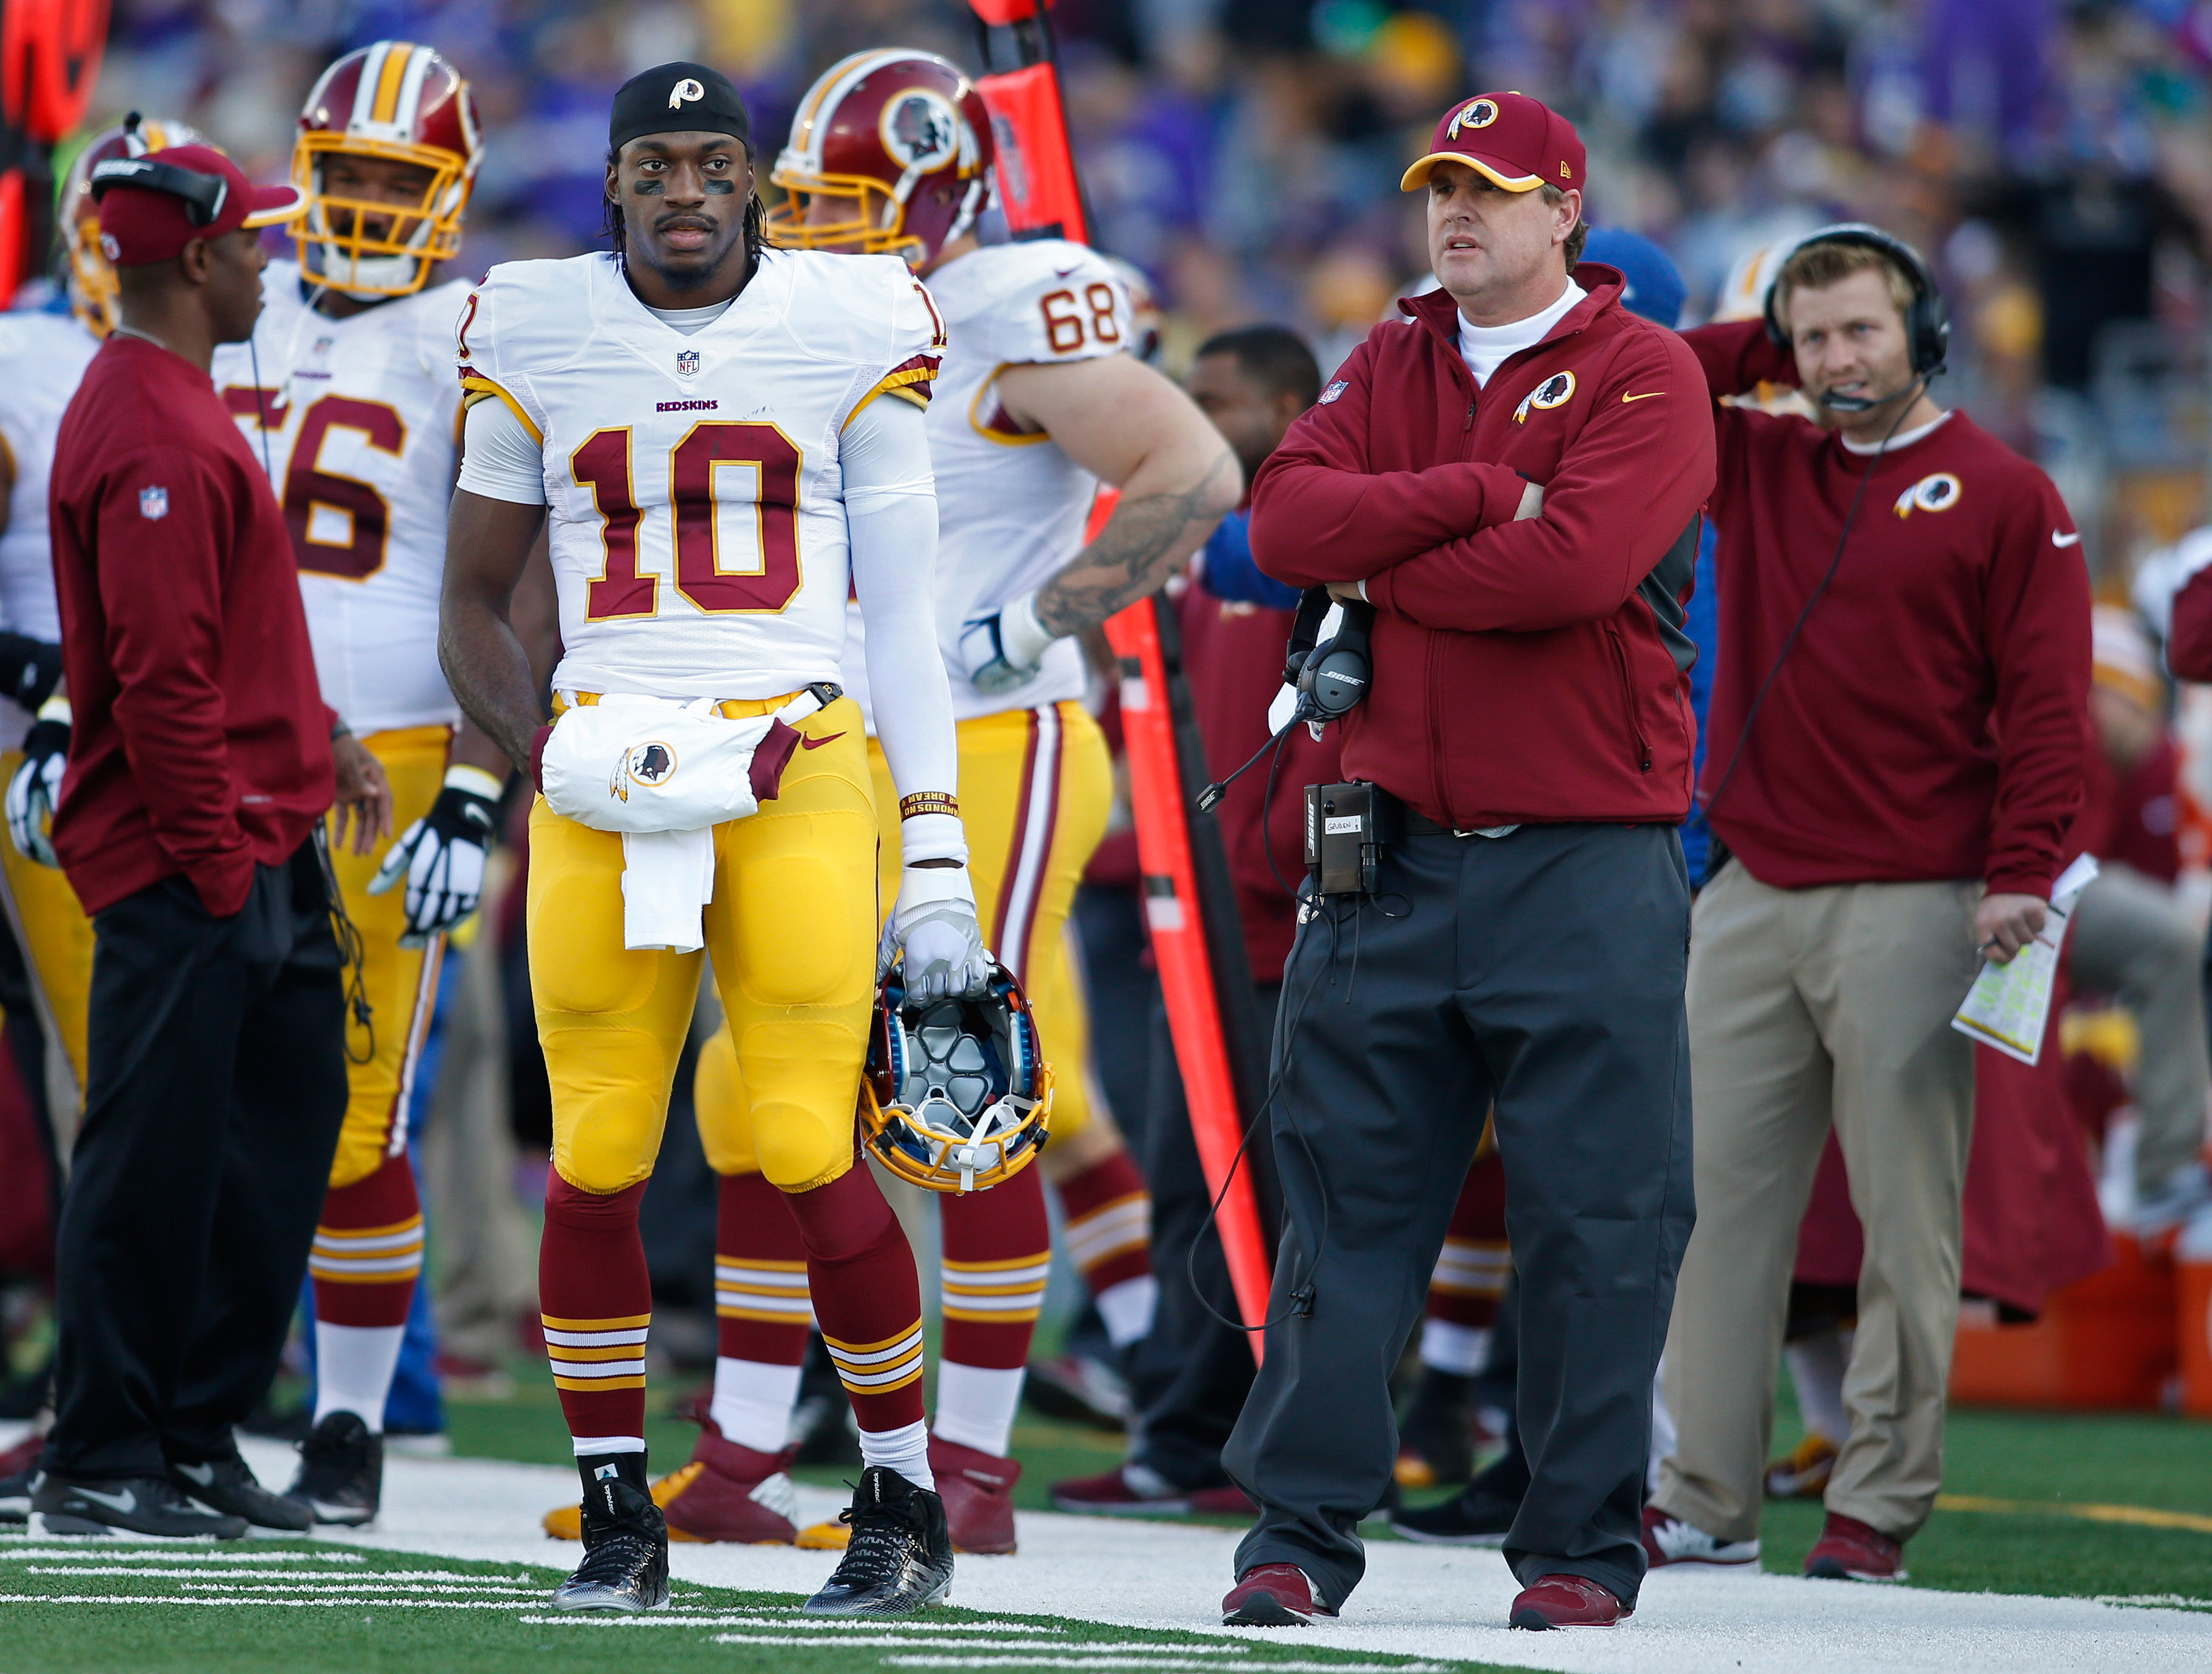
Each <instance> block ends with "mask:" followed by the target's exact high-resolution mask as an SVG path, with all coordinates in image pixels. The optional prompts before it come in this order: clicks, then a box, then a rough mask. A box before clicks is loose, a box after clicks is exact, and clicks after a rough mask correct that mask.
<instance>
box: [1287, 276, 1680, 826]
mask: <svg viewBox="0 0 2212 1674" xmlns="http://www.w3.org/2000/svg"><path fill="white" fill-rule="evenodd" d="M1575 279H1576V282H1577V283H1579V284H1580V285H1581V286H1582V287H1583V289H1585V290H1587V291H1588V292H1589V296H1588V297H1587V298H1585V299H1584V300H1583V301H1582V302H1580V303H1578V304H1577V305H1576V307H1574V308H1572V309H1571V310H1570V311H1569V312H1568V313H1567V314H1566V315H1565V317H1564V318H1563V319H1561V320H1559V323H1558V324H1557V325H1556V326H1553V328H1552V331H1551V333H1550V334H1549V335H1548V336H1547V337H1546V338H1544V340H1543V341H1542V342H1541V343H1539V344H1535V345H1534V347H1533V348H1529V349H1525V350H1522V351H1521V352H1520V353H1519V354H1516V355H1515V356H1511V357H1510V358H1509V359H1508V360H1507V361H1506V362H1504V364H1503V365H1501V366H1500V367H1499V368H1498V370H1497V371H1496V372H1495V373H1493V374H1492V376H1491V378H1490V380H1489V382H1488V384H1487V385H1486V387H1484V388H1483V389H1482V390H1481V391H1480V392H1478V391H1477V390H1476V389H1475V387H1474V375H1473V374H1471V373H1469V372H1468V369H1467V363H1466V362H1465V361H1463V360H1462V359H1461V357H1460V352H1459V312H1458V307H1457V306H1456V305H1455V303H1454V302H1453V301H1452V299H1451V296H1450V295H1449V293H1447V292H1444V291H1442V290H1437V291H1432V292H1431V293H1429V294H1428V295H1425V296H1419V297H1412V298H1408V299H1407V300H1406V301H1401V303H1400V304H1399V307H1400V308H1401V310H1403V312H1404V313H1406V314H1407V316H1408V318H1407V320H1402V321H1401V320H1391V321H1388V322H1386V323H1384V324H1383V325H1380V326H1376V328H1375V329H1374V331H1373V332H1370V333H1369V335H1368V338H1367V340H1366V342H1364V343H1363V344H1360V346H1359V347H1358V349H1356V350H1353V351H1352V357H1351V358H1350V359H1349V360H1347V361H1346V362H1345V363H1344V365H1343V366H1342V367H1341V368H1339V370H1338V372H1337V374H1336V376H1335V378H1334V380H1332V381H1331V382H1330V384H1329V385H1328V387H1327V388H1326V389H1324V390H1323V391H1322V396H1321V400H1320V402H1319V403H1318V404H1317V405H1315V406H1314V407H1313V408H1312V409H1311V410H1310V411H1309V412H1307V413H1306V414H1305V416H1304V417H1302V418H1300V419H1299V420H1298V421H1297V423H1296V424H1294V425H1292V426H1291V431H1290V434H1289V435H1287V436H1286V437H1285V439H1284V441H1283V444H1282V446H1281V447H1278V448H1277V449H1276V450H1275V452H1274V454H1273V455H1272V456H1270V457H1269V459H1268V460H1267V463H1266V464H1265V465H1264V466H1261V468H1260V472H1259V474H1258V477H1257V478H1256V479H1255V483H1254V484H1253V490H1252V552H1253V556H1254V557H1255V559H1256V560H1257V561H1258V563H1259V565H1260V568H1261V569H1263V570H1265V571H1266V572H1267V574H1268V575H1273V576H1275V577H1276V578H1277V579H1279V580H1281V581H1289V582H1291V583H1293V584H1294V585H1297V586H1300V587H1311V586H1315V585H1317V584H1320V583H1323V582H1328V581H1365V582H1366V584H1367V597H1368V599H1369V600H1370V602H1372V603H1373V604H1374V605H1375V606H1376V619H1375V634H1374V641H1373V648H1374V656H1375V675H1374V685H1373V686H1372V688H1371V689H1370V692H1369V695H1368V697H1367V701H1366V702H1365V703H1362V704H1361V705H1360V706H1359V707H1358V709H1355V710H1353V711H1352V715H1350V716H1349V717H1348V719H1347V720H1346V721H1345V722H1344V723H1343V724H1344V770H1345V771H1346V773H1347V774H1348V775H1351V776H1354V777H1358V778H1364V779H1371V780H1373V781H1374V782H1376V783H1377V784H1380V785H1381V786H1383V788H1385V789H1386V790H1389V792H1391V793H1392V794H1394V795H1395V796H1397V797H1398V798H1399V799H1400V800H1402V801H1404V802H1405V803H1407V805H1408V806H1410V807H1413V808H1414V809H1416V810H1418V811H1419V813H1423V814H1425V815H1426V816H1427V817H1428V818H1429V819H1433V820H1436V821H1437V822H1439V823H1440V824H1443V825H1450V826H1454V827H1456V828H1460V829H1467V828H1470V827H1476V826H1489V825H1513V824H1519V823H1561V822H1568V821H1583V820H1592V821H1610V822H1615V823H1622V824H1640V823H1642V822H1644V821H1648V820H1664V821H1667V822H1668V823H1670V824H1671V823H1674V822H1678V821H1680V819H1682V818H1683V817H1684V816H1685V815H1686V814H1687V813H1689V809H1690V794H1691V759H1692V743H1693V741H1694V736H1695V726H1696V723H1695V721H1693V720H1692V715H1691V711H1690V697H1689V679H1688V673H1689V668H1690V666H1691V664H1692V662H1693V661H1694V660H1695V659H1696V649H1695V647H1694V646H1693V645H1692V642H1691V641H1690V639H1689V637H1688V636H1687V635H1686V634H1685V633H1684V632H1683V630H1682V601H1683V600H1685V599H1686V598H1687V596H1688V593H1689V587H1690V584H1691V579H1692V574H1693V569H1694V565H1695V563H1696V557H1697V545H1698V529H1699V508H1700V507H1702V506H1703V505H1704V503H1705V496H1707V495H1708V494H1709V493H1710V492H1711V490H1712V486H1713V470H1714V444H1713V423H1712V413H1711V405H1710V398H1709V397H1708V396H1707V394H1706V391H1705V374H1704V373H1703V372H1702V371H1701V370H1700V369H1699V365H1698V362H1697V358H1696V357H1695V356H1693V355H1692V354H1691V352H1690V350H1689V349H1688V347H1687V346H1686V344H1684V343H1683V342H1682V340H1681V339H1680V338H1679V337H1677V336H1675V334H1674V332H1669V331H1667V330H1665V329H1663V328H1662V327H1661V326H1655V325H1653V324H1651V323H1650V321H1648V320H1642V319H1639V318H1638V316H1636V315H1634V314H1632V313H1629V312H1628V311H1627V310H1626V309H1625V308H1623V307H1621V306H1620V291H1621V285H1622V280H1621V277H1620V274H1619V273H1618V272H1617V271H1614V270H1613V269H1612V268H1610V267H1604V266H1601V265H1596V264H1595V263H1586V264H1584V265H1583V266H1581V267H1580V268H1578V269H1577V271H1576V273H1575ZM1531 482H1534V483H1539V484H1542V485H1543V488H1544V506H1543V512H1542V514H1541V516H1538V517H1534V518H1529V519H1525V520H1521V521H1517V522H1516V521H1515V520H1514V513H1515V512H1516V510H1517V509H1518V508H1519V506H1520V503H1521V497H1522V492H1523V491H1524V490H1526V488H1527V487H1528V484H1529V483H1531Z"/></svg>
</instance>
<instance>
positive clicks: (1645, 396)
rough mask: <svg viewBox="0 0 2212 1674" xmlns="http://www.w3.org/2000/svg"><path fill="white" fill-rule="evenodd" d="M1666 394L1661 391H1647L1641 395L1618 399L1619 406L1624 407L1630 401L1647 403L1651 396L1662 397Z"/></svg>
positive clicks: (1625, 396)
mask: <svg viewBox="0 0 2212 1674" xmlns="http://www.w3.org/2000/svg"><path fill="white" fill-rule="evenodd" d="M1665 393H1667V392H1666V391H1665V390H1663V389H1647V390H1645V391H1644V393H1643V394H1641V395H1624V396H1622V397H1621V398H1620V405H1622V406H1624V407H1625V406H1626V405H1628V404H1629V403H1630V402H1631V401H1649V400H1650V399H1651V398H1652V397H1653V396H1655V395H1664V394H1665Z"/></svg>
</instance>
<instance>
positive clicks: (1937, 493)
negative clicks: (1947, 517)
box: [1894, 471, 1961, 517]
mask: <svg viewBox="0 0 2212 1674" xmlns="http://www.w3.org/2000/svg"><path fill="white" fill-rule="evenodd" d="M1960 492H1961V490H1960V486H1959V479H1958V478H1956V477H1954V476H1953V475H1952V474H1951V473H1950V472H1948V471H1939V472H1936V474H1935V475H1934V476H1932V477H1923V478H1921V479H1920V480H1919V481H1918V482H1917V483H1915V484H1913V485H1912V486H1911V488H1909V489H1907V490H1905V492H1904V493H1902V494H1900V495H1899V496H1897V505H1896V507H1895V508H1894V509H1895V510H1896V513H1897V514H1898V515H1899V517H1910V516H1911V515H1912V514H1913V513H1915V512H1917V511H1920V512H1947V511H1948V510H1950V509H1951V508H1952V507H1954V506H1955V505H1957V504H1958V503H1959V496H1960Z"/></svg>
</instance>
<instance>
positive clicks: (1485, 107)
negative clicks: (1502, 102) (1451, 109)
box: [1444, 99, 1498, 139]
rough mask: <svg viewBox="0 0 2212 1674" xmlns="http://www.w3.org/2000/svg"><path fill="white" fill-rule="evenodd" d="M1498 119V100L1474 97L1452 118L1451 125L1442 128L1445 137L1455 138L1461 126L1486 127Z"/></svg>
mask: <svg viewBox="0 0 2212 1674" xmlns="http://www.w3.org/2000/svg"><path fill="white" fill-rule="evenodd" d="M1497 120H1498V101H1497V100H1495V99H1474V100H1468V103H1467V104H1466V105H1465V106H1463V107H1462V108H1461V110H1460V113H1459V114H1458V115H1457V116H1455V117H1454V118H1452V119H1451V126H1450V127H1449V128H1447V129H1445V130H1444V137H1445V138H1446V139H1457V138H1458V137H1459V133H1460V130H1461V129H1462V128H1487V127H1488V126H1489V125H1491V124H1492V123H1493V122H1495V121H1497Z"/></svg>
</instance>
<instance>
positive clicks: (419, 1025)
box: [331, 726, 453, 1187]
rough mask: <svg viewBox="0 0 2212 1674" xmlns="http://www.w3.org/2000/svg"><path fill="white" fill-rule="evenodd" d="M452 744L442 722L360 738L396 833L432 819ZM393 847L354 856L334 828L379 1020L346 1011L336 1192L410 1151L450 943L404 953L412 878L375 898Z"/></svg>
mask: <svg viewBox="0 0 2212 1674" xmlns="http://www.w3.org/2000/svg"><path fill="white" fill-rule="evenodd" d="M362 744H363V745H364V746H366V747H367V748H368V753H369V754H370V755H372V756H374V757H375V758H376V759H377V763H378V764H379V765H380V766H381V767H382V768H383V769H384V776H385V777H386V779H387V780H389V781H390V782H391V784H392V836H393V837H395V838H396V837H398V836H399V834H400V833H402V832H403V831H405V830H406V829H407V828H408V827H409V826H410V825H413V824H414V823H415V822H416V820H418V819H422V817H423V816H424V815H425V814H427V813H429V812H430V805H431V804H432V803H433V802H435V801H436V800H438V792H439V791H440V789H441V788H443V786H444V784H445V782H446V760H447V756H448V755H449V754H450V753H451V752H452V749H453V728H452V727H443V726H440V727H397V728H394V729H393V730H392V731H390V732H385V733H371V734H368V735H367V736H365V737H364V738H363V739H362ZM334 817H335V816H334ZM390 846H391V845H390V844H389V843H384V844H380V845H379V846H378V847H376V848H374V849H371V850H370V851H369V852H368V854H366V855H356V854H355V853H354V852H353V843H352V838H351V837H350V834H349V836H348V838H347V842H346V846H345V848H344V849H343V850H341V849H339V848H338V845H337V841H336V837H335V832H333V837H332V841H331V871H332V872H333V873H334V874H336V875H337V880H338V898H339V899H340V900H341V901H343V903H344V904H345V910H346V916H348V917H349V918H350V919H352V920H353V922H354V928H356V929H358V930H359V931H360V932H361V944H362V968H361V980H362V991H363V992H364V993H365V994H366V995H368V1003H369V1007H370V1011H371V1016H370V1019H369V1026H368V1028H366V1029H364V1028H362V1026H360V1024H359V1023H357V1022H356V1020H355V1019H354V1017H353V1014H352V1011H351V1009H350V1008H349V1009H348V1011H347V1014H346V1113H345V1125H344V1126H343V1127H342V1128H341V1129H339V1130H338V1149H337V1156H336V1157H334V1158H332V1159H331V1185H332V1186H333V1187H336V1186H349V1185H351V1184H354V1183H355V1182H356V1180H365V1179H367V1178H368V1177H369V1176H370V1175H372V1174H374V1173H375V1172H376V1171H377V1170H378V1169H379V1168H380V1167H382V1166H383V1165H384V1160H385V1159H386V1157H392V1156H397V1155H398V1154H400V1153H401V1152H402V1151H404V1150H405V1149H406V1148H407V1101H408V1099H409V1098H410V1095H411V1094H412V1093H413V1091H414V1087H415V1066H416V1062H417V1061H419V1060H420V1058H421V1057H422V1041H423V1038H424V1037H425V1036H426V1035H427V1034H428V1032H429V1027H430V1014H431V1012H432V1010H433V1009H435V1007H436V1005H437V1001H438V966H439V963H440V961H441V959H442V957H443V955H444V953H445V947H446V939H445V938H444V937H443V936H440V937H439V938H438V939H437V940H436V941H435V942H434V943H433V944H432V945H431V946H430V947H401V946H400V945H399V938H400V936H401V935H402V934H404V932H405V930H406V928H407V885H406V882H405V880H404V879H403V880H401V881H400V882H399V883H398V884H397V885H395V886H393V887H392V889H391V890H389V891H387V892H386V893H384V894H382V895H371V894H370V893H369V892H368V886H369V883H370V881H371V880H373V879H374V877H375V876H376V868H377V867H378V866H379V865H380V864H381V863H382V861H383V860H384V856H385V854H386V850H387V849H389V848H390Z"/></svg>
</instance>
